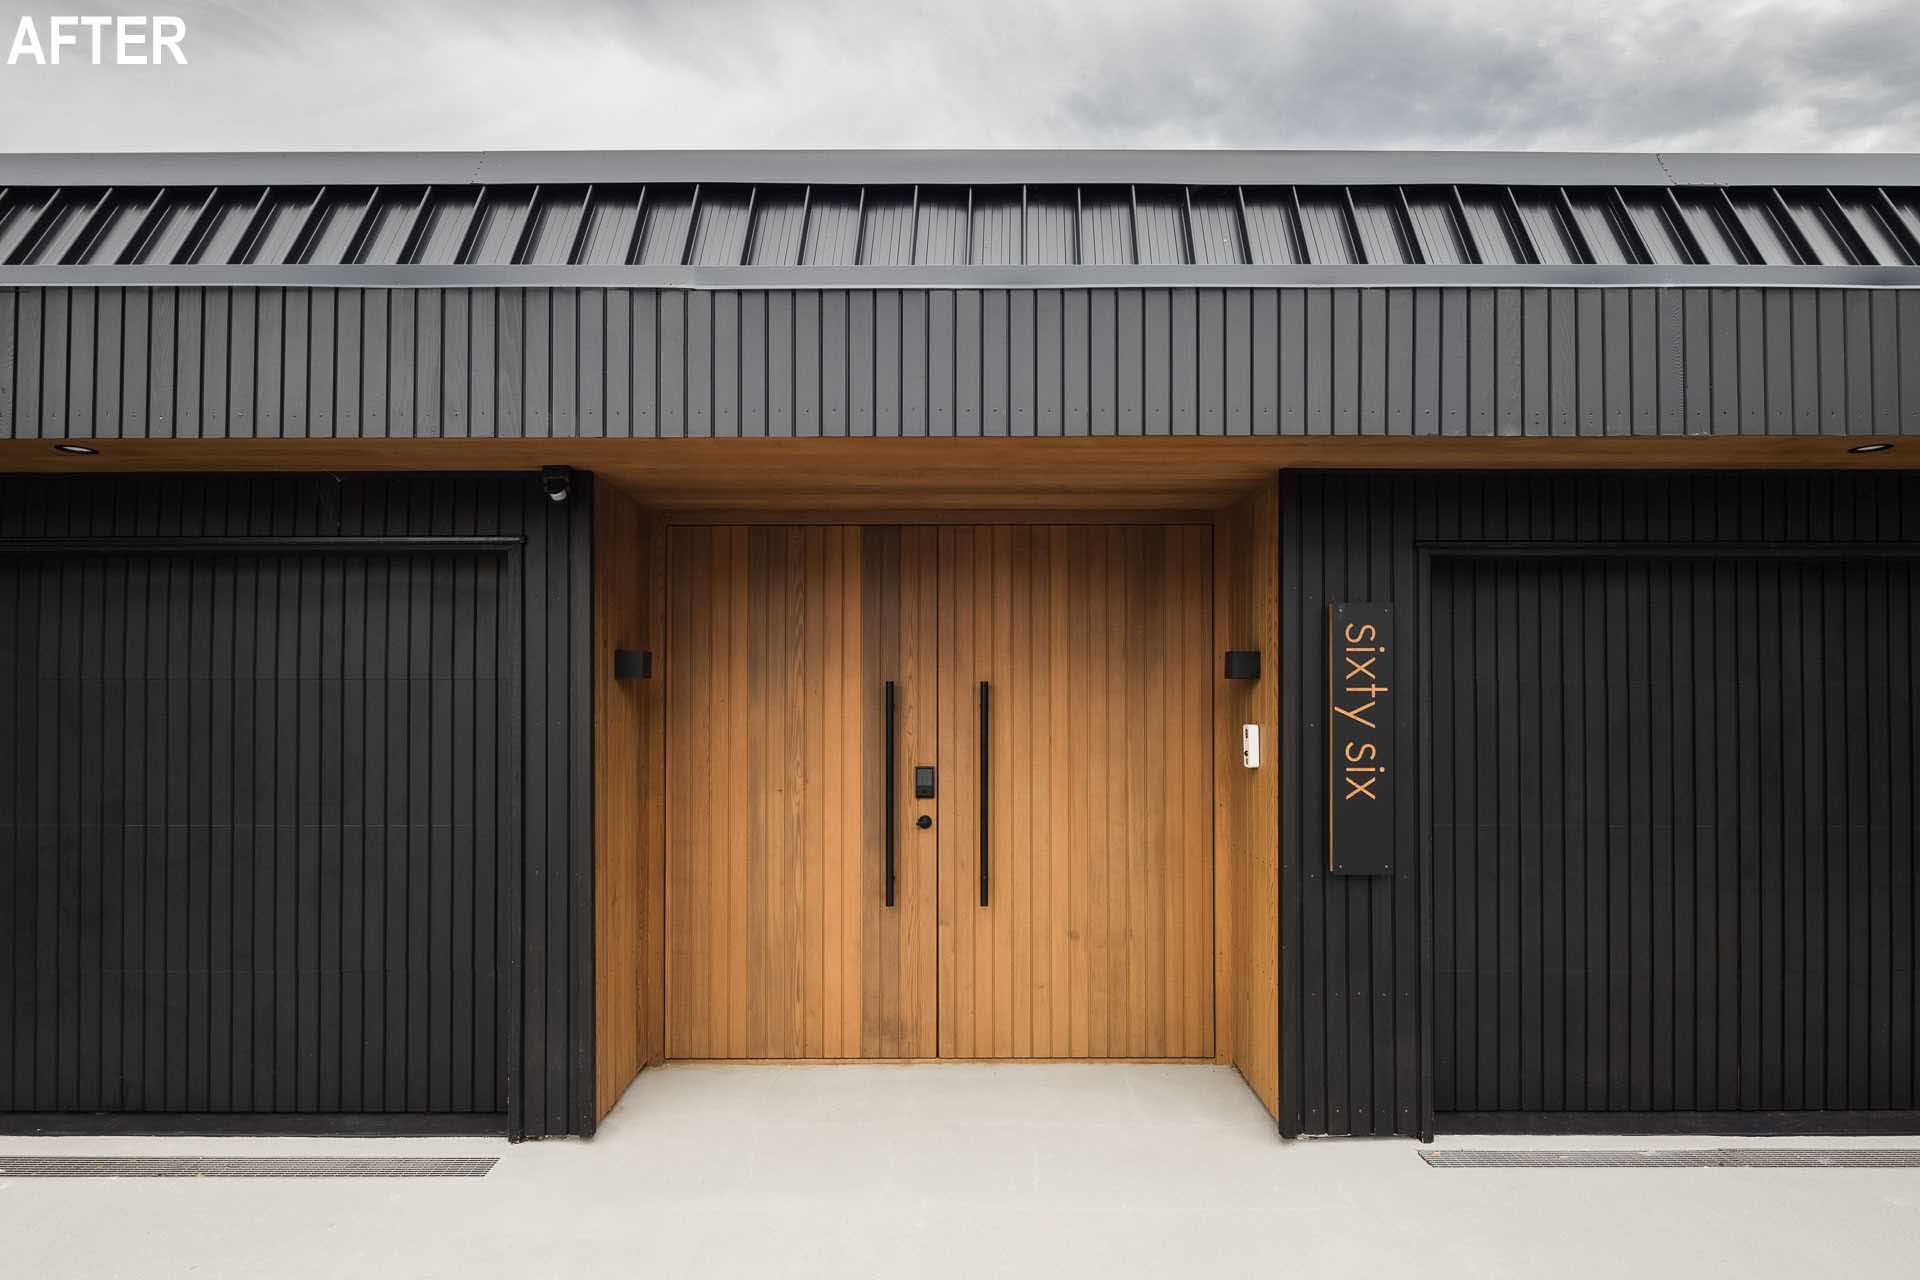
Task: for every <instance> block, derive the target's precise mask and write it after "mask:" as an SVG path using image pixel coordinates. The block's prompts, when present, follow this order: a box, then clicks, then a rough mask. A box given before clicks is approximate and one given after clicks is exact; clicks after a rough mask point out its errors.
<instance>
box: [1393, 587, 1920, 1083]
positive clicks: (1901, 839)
mask: <svg viewBox="0 0 1920 1280" xmlns="http://www.w3.org/2000/svg"><path fill="white" fill-rule="evenodd" d="M1916 580H1920V566H1917V565H1916V562H1915V561H1911V560H1898V559H1895V560H1860V559H1851V560H1836V559H1824V558H1823V559H1817V560H1802V559H1793V558H1789V557H1785V556H1783V555H1781V554H1774V553H1768V554H1760V555H1755V556H1752V557H1744V556H1742V557H1728V556H1720V557H1712V556H1698V557H1696V556H1691V555H1685V556H1662V557H1659V558H1654V559H1620V558H1611V557H1604V558H1603V557H1592V558H1589V557H1578V558H1569V559H1551V560H1540V559H1527V560H1513V559H1479V558H1461V559H1452V558H1449V559H1446V560H1438V561H1436V562H1435V564H1434V571H1433V581H1432V595H1431V600H1432V621H1431V632H1430V634H1431V642H1432V646H1433V652H1432V662H1431V677H1430V678H1431V681H1432V696H1431V707H1432V716H1433V737H1434V741H1435V743H1436V748H1437V749H1436V750H1435V752H1434V757H1433V766H1432V781H1433V812H1432V832H1433V858H1434V866H1433V878H1434V911H1433V929H1434V934H1433V936H1434V954H1435V958H1434V1018H1433V1025H1434V1043H1433V1064H1434V1066H1433V1069H1434V1105H1435V1107H1436V1109H1437V1110H1438V1111H1440V1112H1442V1113H1447V1112H1482V1113H1484V1112H1527V1113H1543V1112H1546V1113H1557V1112H1672V1111H1680V1112H1712V1111H1870V1110H1888V1109H1910V1108H1912V1107H1913V1106H1914V1102H1915V1095H1916V1085H1917V1084H1920V1080H1917V1079H1916V1060H1915V1057H1914V1053H1913V1033H1914V1015H1915V1005H1914V996H1915V992H1914V986H1913V957H1914V943H1915V937H1916V935H1915V929H1914V921H1915V901H1914V890H1915V884H1914V858H1915V855H1916V852H1920V839H1917V836H1920V832H1917V831H1916V827H1915V816H1916V815H1915V810H1914V791H1915V785H1916V782H1920V775H1917V774H1916V767H1920V756H1917V755H1916V746H1920V743H1916V739H1915V733H1916V724H1917V721H1916V717H1915V715H1914V708H1913V699H1912V694H1913V688H1914V679H1915V676H1916V674H1920V672H1916V667H1920V634H1916V629H1915V621H1916V619H1915V615H1914V597H1915V591H1914V587H1915V584H1916Z"/></svg>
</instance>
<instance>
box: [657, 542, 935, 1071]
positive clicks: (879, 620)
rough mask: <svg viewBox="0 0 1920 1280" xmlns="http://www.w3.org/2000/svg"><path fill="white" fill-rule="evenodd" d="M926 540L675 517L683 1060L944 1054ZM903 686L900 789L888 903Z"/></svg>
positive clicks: (675, 761)
mask: <svg viewBox="0 0 1920 1280" xmlns="http://www.w3.org/2000/svg"><path fill="white" fill-rule="evenodd" d="M933 547H934V541H933V534H932V532H931V531H926V530H901V529H897V528H890V527H867V528H860V527H838V526H811V527H804V528H801V527H779V526H755V527H751V528H746V527H700V528H676V529H675V530H673V533H672V538H671V543H670V548H669V556H670V560H671V563H670V568H669V579H670V585H669V591H670V600H669V608H670V627H671V630H670V645H671V647H670V649H669V651H668V653H667V654H666V655H664V659H663V666H664V669H665V675H666V679H667V681H668V716H669V732H670V735H671V737H670V740H669V743H670V745H669V751H668V796H667V804H668V816H667V827H668V859H669V861H668V867H667V911H668V937H669V939H670V946H669V954H668V965H667V968H668V973H667V987H668V1053H669V1055H670V1056H672V1057H677V1058H843V1057H844V1058H857V1057H924V1056H929V1055H931V1054H932V1053H933V1052H934V1044H935V1042H934V1034H933V1028H934V980H935V973H934V947H933V933H934V924H933V896H934V878H935V874H936V870H937V868H936V866H935V863H934V860H933V858H932V856H931V849H930V841H929V839H928V837H927V836H926V834H925V833H921V832H918V831H917V830H915V829H914V828H912V827H911V825H910V824H911V820H912V817H913V816H914V812H915V811H914V810H913V809H912V807H911V789H910V786H909V785H908V784H907V781H906V780H907V779H908V778H909V777H910V771H911V765H912V763H913V762H914V760H916V759H922V762H924V758H930V756H931V746H932V744H931V737H932V706H931V690H932V689H933V686H934V670H933V660H934V651H933V612H932V611H933V608H934V603H935V602H934V598H933V590H932V583H933V581H934V575H935V572H936V565H935V562H934V555H933ZM888 680H893V681H894V682H895V685H896V689H897V708H896V711H897V714H896V726H897V735H898V736H897V746H898V749H897V753H896V767H897V769H898V770H899V776H898V781H899V782H900V803H899V804H898V806H897V809H896V824H897V828H896V839H897V848H898V854H899V857H898V867H897V881H896V903H897V905H896V906H895V907H893V908H891V909H890V908H888V907H886V906H885V902H884V881H883V866H882V859H881V850H882V846H883V828H882V822H883V812H884V787H885V777H884V760H885V743H884V741H883V740H882V724H883V721H882V716H883V702H882V698H883V689H884V685H885V682H886V681H888ZM921 691H924V692H921ZM915 837H920V846H921V847H920V849H919V852H920V853H921V854H922V856H920V857H914V856H912V855H913V854H914V853H915V851H916V849H915Z"/></svg>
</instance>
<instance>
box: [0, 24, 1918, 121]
mask: <svg viewBox="0 0 1920 1280" xmlns="http://www.w3.org/2000/svg"><path fill="white" fill-rule="evenodd" d="M13 3H14V4H17V0H13ZM0 4H6V5H8V7H4V8H0V29H3V30H4V35H5V38H6V39H7V41H8V42H9V45H11V42H12V39H13V36H14V34H15V32H16V30H17V27H18V24H19V21H20V17H21V15H22V13H27V14H32V15H33V16H35V17H36V18H37V19H38V20H39V21H40V22H41V23H43V24H44V22H45V19H46V16H47V15H48V14H49V13H53V12H66V13H72V12H76V11H78V12H82V13H108V12H114V11H115V8H116V7H115V6H109V5H103V4H101V3H100V0H89V2H85V3H78V4H75V3H71V2H69V3H62V4H59V5H58V6H49V7H47V8H30V9H24V10H23V9H20V8H17V7H12V5H11V4H8V0H0ZM119 8H121V9H122V10H123V11H130V12H138V13H151V12H154V11H156V10H159V11H162V12H172V13H177V14H179V15H181V16H182V17H184V18H185V19H186V22H187V36H186V40H185V46H184V47H185V50H186V53H187V57H188V59H189V65H188V66H185V67H176V66H165V67H92V66H87V65H75V63H74V60H73V55H72V52H71V51H68V53H67V55H66V57H67V59H68V62H67V64H66V65H62V66H59V67H51V66H48V67H41V66H33V65H14V66H4V65H0V149H6V150H62V151H66V150H133V149H166V150H203V149H226V148H336V147H337V148H363V147H388V148H394V147H398V148H509V147H843V146H868V147H881V146H884V147H896V146H897V147H935V146H993V147H999V146H1160V147H1187V146H1198V147H1212V146H1233V147H1543V148H1566V149H1629V150H1631V149H1666V150H1709V149H1728V150H1774V151H1785V150H1920V16H1917V11H1920V0H1853V2H1851V3H1849V2H1847V0H1720V2H1715V3H1708V2H1700V0H1695V2H1692V3H1689V2H1686V0H1618V2H1617V3H1609V2H1608V0H1585V2H1583V3H1557V2H1556V0H1323V2H1310V0H1269V2H1267V3H1256V2H1253V0H1246V2H1239V0H1103V2H1102V3H1097V4H1069V3H1061V2H1057V0H1054V2H1050V0H965V2H956V3H950V4H946V5H919V4H915V3H911V2H908V0H895V2H893V3H887V2H886V0H706V2H705V3H689V2H687V0H629V2H627V3H619V2H617V0H553V2H546V3H543V2H542V0H465V2H464V3H462V2H459V0H384V2H383V3H363V2H362V0H322V2H310V3H274V2H272V0H252V2H248V3H240V2H234V3H178V2H177V0H156V2H154V3H148V4H143V5H136V6H120V7H119Z"/></svg>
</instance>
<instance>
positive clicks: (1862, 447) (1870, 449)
mask: <svg viewBox="0 0 1920 1280" xmlns="http://www.w3.org/2000/svg"><path fill="white" fill-rule="evenodd" d="M1891 448H1893V446H1892V445H1891V444H1889V443H1888V442H1887V441H1885V440H1875V441H1874V442H1873V443H1872V444H1857V445H1855V446H1853V448H1851V449H1849V450H1847V452H1848V453H1885V452H1886V451H1887V450H1889V449H1891Z"/></svg>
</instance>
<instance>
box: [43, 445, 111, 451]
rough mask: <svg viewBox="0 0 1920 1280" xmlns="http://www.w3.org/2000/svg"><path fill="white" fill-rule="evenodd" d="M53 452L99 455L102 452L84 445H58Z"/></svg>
mask: <svg viewBox="0 0 1920 1280" xmlns="http://www.w3.org/2000/svg"><path fill="white" fill-rule="evenodd" d="M53 451H54V452H55V453H98V452H100V451H99V450H98V449H95V448H94V447H92V446H91V445H84V444H57V445H55V446H53Z"/></svg>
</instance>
